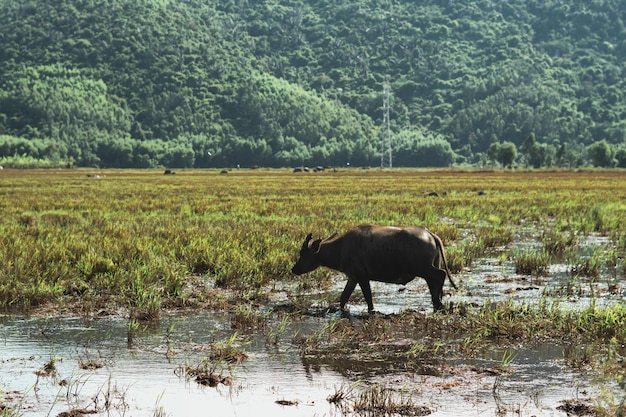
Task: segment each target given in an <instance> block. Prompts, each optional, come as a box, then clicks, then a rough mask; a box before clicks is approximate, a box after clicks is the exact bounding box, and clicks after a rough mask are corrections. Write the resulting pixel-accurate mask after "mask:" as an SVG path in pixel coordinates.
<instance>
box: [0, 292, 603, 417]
mask: <svg viewBox="0 0 626 417" xmlns="http://www.w3.org/2000/svg"><path fill="white" fill-rule="evenodd" d="M383 305H384V303H383ZM388 308H391V307H388ZM327 321H328V318H326V319H324V318H314V317H310V318H306V319H303V320H298V321H294V322H293V323H291V324H290V326H289V327H288V328H287V329H286V330H285V332H284V333H283V337H282V338H281V339H280V341H279V342H278V343H276V344H273V343H272V344H269V345H268V343H267V337H266V335H264V334H251V335H250V336H249V337H248V338H246V343H245V350H246V352H247V353H248V355H249V359H248V360H247V361H245V362H243V363H242V364H240V365H236V366H232V365H228V364H220V365H216V372H220V373H222V374H227V375H231V376H232V378H233V384H232V385H231V386H224V385H219V386H218V387H216V388H210V387H205V386H202V385H199V384H197V383H196V382H194V380H193V379H191V380H188V379H186V378H184V377H182V376H181V373H180V372H179V371H180V368H181V366H184V365H186V364H194V363H198V362H199V361H201V360H203V359H206V357H207V347H208V346H209V345H210V344H211V343H215V342H216V341H220V340H224V339H227V338H229V337H230V336H231V335H232V334H233V330H231V328H230V320H229V317H228V316H226V315H221V314H193V315H172V316H165V317H163V318H162V320H161V321H160V322H159V325H158V326H157V327H153V328H148V329H142V330H141V331H140V332H139V333H138V334H137V336H136V340H135V344H134V346H135V347H134V348H132V349H129V348H128V345H127V337H128V326H127V322H126V321H125V320H122V319H117V318H99V319H95V320H84V319H81V318H23V317H22V318H20V317H0V340H1V342H0V343H1V345H0V346H1V350H0V352H1V353H0V393H3V396H2V397H0V398H3V401H5V402H9V403H11V404H12V405H14V406H15V407H16V408H17V410H18V413H19V415H28V416H56V415H58V414H59V413H61V412H64V411H69V410H72V409H81V408H82V409H85V410H94V409H97V410H98V411H100V412H101V413H102V415H105V414H106V415H110V416H116V415H119V416H155V415H168V416H189V415H196V414H200V415H220V416H238V417H241V416H259V415H266V414H267V415H275V416H335V415H336V416H339V415H342V414H343V413H344V412H345V411H346V410H347V409H346V408H343V409H340V408H337V407H335V406H334V405H333V404H331V403H329V402H328V401H327V398H328V397H329V396H330V395H332V394H333V393H335V392H337V390H342V389H345V390H348V389H352V388H351V387H355V386H357V387H358V389H362V388H364V387H367V386H372V385H373V384H380V385H381V386H385V387H389V388H392V389H394V390H396V391H397V392H404V393H410V395H411V396H412V397H413V398H414V402H416V403H417V404H421V405H424V406H426V407H428V408H429V409H430V410H431V411H432V412H433V415H475V414H477V413H481V414H486V415H495V414H496V413H497V412H498V410H500V409H502V407H505V408H507V409H509V410H510V409H515V408H516V407H517V408H519V409H522V408H523V410H524V413H525V414H527V413H532V414H534V415H552V413H554V410H555V407H556V406H557V405H558V404H559V401H560V400H562V399H564V398H572V397H575V396H576V395H577V393H578V392H580V391H581V390H585V391H586V392H588V393H592V392H593V390H594V388H593V384H592V383H591V381H590V380H589V379H588V378H587V377H585V376H580V375H575V374H574V373H572V372H571V371H569V370H568V369H567V368H566V367H564V366H563V365H562V363H561V358H562V357H563V354H562V352H561V350H562V349H563V347H559V346H537V347H534V348H528V347H526V348H523V349H521V348H520V349H517V350H515V351H514V360H513V372H511V373H503V374H498V373H497V372H492V371H489V370H490V369H492V368H493V366H494V364H498V363H499V362H501V361H502V357H503V351H499V350H497V349H496V350H492V351H489V352H486V353H485V355H484V357H482V358H480V359H477V360H472V361H465V360H460V359H454V358H442V360H441V361H437V360H435V361H431V362H428V363H416V362H413V364H409V363H403V362H402V361H394V362H384V361H381V362H377V361H368V360H367V359H365V360H364V359H362V358H361V359H359V358H358V356H355V357H354V359H345V358H343V359H337V358H333V357H328V356H327V357H317V358H310V357H305V358H303V357H302V356H301V355H300V351H299V347H298V346H297V345H296V344H295V343H294V342H293V340H294V335H295V334H296V333H300V334H301V333H306V332H311V331H314V330H315V329H318V328H320V327H321V326H323V324H324V323H326V322H327ZM94 359H97V360H98V361H100V362H101V363H102V368H99V369H95V370H85V369H81V367H80V366H79V365H80V363H81V361H83V362H85V361H87V360H94ZM52 360H53V362H54V366H55V368H56V373H55V374H54V375H50V376H41V375H37V373H38V372H39V371H41V370H42V368H43V367H44V365H45V364H47V363H50V362H51V361H52ZM9 400H10V401H9ZM277 401H284V402H283V403H285V404H291V405H280V404H278V403H277ZM547 410H549V412H548V411H547Z"/></svg>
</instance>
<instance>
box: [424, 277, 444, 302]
mask: <svg viewBox="0 0 626 417" xmlns="http://www.w3.org/2000/svg"><path fill="white" fill-rule="evenodd" d="M424 278H425V279H426V282H427V283H428V289H430V297H431V299H432V301H433V307H434V308H435V311H438V310H443V304H442V303H441V298H442V294H443V283H444V282H445V280H446V271H444V270H442V269H438V268H434V267H433V269H432V270H431V271H429V273H428V275H427V276H426V277H424Z"/></svg>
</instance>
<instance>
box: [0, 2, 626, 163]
mask: <svg viewBox="0 0 626 417" xmlns="http://www.w3.org/2000/svg"><path fill="white" fill-rule="evenodd" d="M624 22H626V0H603V1H595V2H588V1H585V0H573V1H570V2H567V4H565V3H563V2H554V1H548V2H545V1H544V2H536V1H532V2H527V1H522V0H511V1H507V2H492V1H484V0H471V1H463V2H461V1H453V2H449V1H444V2H442V1H439V0H426V1H421V2H415V1H409V0H398V1H396V2H394V4H393V7H391V8H390V7H389V6H388V5H387V4H386V3H385V2H383V3H377V2H371V1H362V0H356V1H353V2H350V3H345V4H344V3H337V2H334V1H330V0H320V1H315V2H301V1H285V2H278V3H276V2H269V3H268V2H240V1H225V2H217V1H212V0H209V1H202V2H200V1H184V2H180V1H169V0H167V1H162V0H144V1H140V2H136V1H131V0H120V1H115V2H110V1H107V2H105V1H93V0H87V1H78V0H58V1H53V2H52V1H45V0H31V1H27V2H10V1H0V39H2V48H0V135H5V136H7V137H13V138H19V139H20V140H26V141H33V142H34V141H38V142H37V144H35V145H33V147H28V146H27V145H24V143H19V142H16V141H13V140H11V141H5V142H4V143H5V144H8V143H9V142H11V143H10V144H9V145H7V147H6V149H9V148H10V149H11V152H12V153H11V155H22V153H19V152H20V150H19V149H18V148H19V147H22V151H25V152H26V154H28V155H31V156H32V157H33V158H35V159H45V160H49V161H53V160H54V161H57V163H62V161H65V160H68V161H70V160H73V161H75V162H76V164H78V165H82V166H95V165H99V166H109V167H113V166H138V167H154V166H166V165H167V166H170V165H171V166H196V167H209V166H228V165H230V166H234V165H236V164H241V165H242V166H245V165H256V164H260V165H271V166H281V165H293V164H301V163H305V164H324V165H326V164H333V165H339V164H346V163H348V162H350V163H351V164H353V165H374V164H376V163H377V161H378V160H379V159H380V146H379V142H380V141H379V138H380V134H379V127H380V125H382V119H383V114H384V111H383V110H386V109H383V101H384V98H385V97H384V93H383V85H384V84H385V81H388V82H389V85H390V87H391V91H390V96H389V99H390V101H389V103H390V106H389V111H390V123H391V127H392V129H393V131H394V132H400V133H398V138H397V139H398V143H397V144H396V146H398V150H397V151H396V153H397V155H398V156H397V158H396V162H395V163H394V165H396V166H400V165H422V164H440V165H442V166H445V165H448V164H450V163H454V162H455V161H457V162H458V161H462V162H463V163H475V164H477V163H480V161H481V158H482V156H483V155H486V154H487V155H491V156H493V155H492V154H493V151H494V149H491V146H492V145H493V144H494V143H497V142H499V141H500V140H502V139H503V138H506V140H507V141H510V143H512V144H514V145H515V146H516V147H517V148H519V149H520V152H521V155H522V158H521V162H522V163H524V164H527V165H528V166H535V167H538V166H547V165H550V164H552V163H556V164H558V165H561V166H579V165H582V164H589V163H592V164H595V163H596V162H598V161H595V160H593V158H592V155H593V152H587V147H588V146H590V145H592V144H594V143H595V142H597V141H598V140H599V139H604V140H605V141H606V143H607V144H608V145H609V147H615V146H617V145H618V144H623V143H624V141H625V140H626V122H624V114H626V94H624V91H626V81H625V80H626V76H625V75H626V71H625V70H624V68H626V41H623V40H622V38H621V37H620V36H621V35H620V34H623V33H625V32H626V27H625V24H624ZM411 131H417V132H422V133H420V135H422V136H423V137H424V138H426V139H420V140H415V141H411V140H406V141H404V139H403V138H402V137H403V135H404V133H402V132H411ZM530 135H533V140H534V143H533V144H532V146H530V145H529V146H528V147H526V146H524V143H525V141H526V140H527V139H528V138H529V137H530ZM535 135H536V138H539V140H540V141H541V142H543V143H539V142H538V141H537V139H536V138H535ZM294 141H295V142H294ZM446 143H447V144H449V146H446ZM44 144H45V145H44ZM502 145H503V144H502ZM502 145H500V144H499V148H502ZM490 149H491V150H490ZM505 149H507V148H506V147H505ZM508 149H509V150H511V149H512V148H510V146H509V147H508ZM557 149H558V151H557ZM591 149H592V150H594V152H595V149H596V148H595V147H594V148H591ZM500 150H501V149H498V151H500ZM424 154H427V155H429V156H430V157H429V158H424V157H422V156H420V155H424ZM496 154H497V152H496ZM405 156H406V158H404V160H403V159H402V158H403V157H405ZM612 157H617V154H615V155H612ZM611 159H612V158H611ZM492 160H493V161H497V160H498V159H497V158H496V157H495V156H493V158H492ZM450 161H451V162H450ZM602 163H603V164H605V165H606V164H608V165H610V163H608V162H607V161H603V162H602ZM172 164H173V165H172ZM508 165H510V164H508Z"/></svg>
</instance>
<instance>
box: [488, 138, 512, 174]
mask: <svg viewBox="0 0 626 417" xmlns="http://www.w3.org/2000/svg"><path fill="white" fill-rule="evenodd" d="M487 156H488V158H489V159H490V160H492V161H497V162H499V163H500V164H501V165H502V166H503V167H508V168H511V167H512V166H513V162H515V160H516V159H517V147H516V146H515V144H514V143H513V142H508V141H505V142H502V143H499V142H493V143H492V144H491V145H490V146H489V149H488V150H487Z"/></svg>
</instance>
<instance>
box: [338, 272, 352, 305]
mask: <svg viewBox="0 0 626 417" xmlns="http://www.w3.org/2000/svg"><path fill="white" fill-rule="evenodd" d="M355 287H356V280H354V279H351V278H348V282H347V283H346V287H345V288H344V289H343V292H342V293H341V298H340V299H339V306H340V307H341V310H344V309H345V307H346V303H347V302H348V299H349V298H350V296H351V295H352V291H354V288H355Z"/></svg>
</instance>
